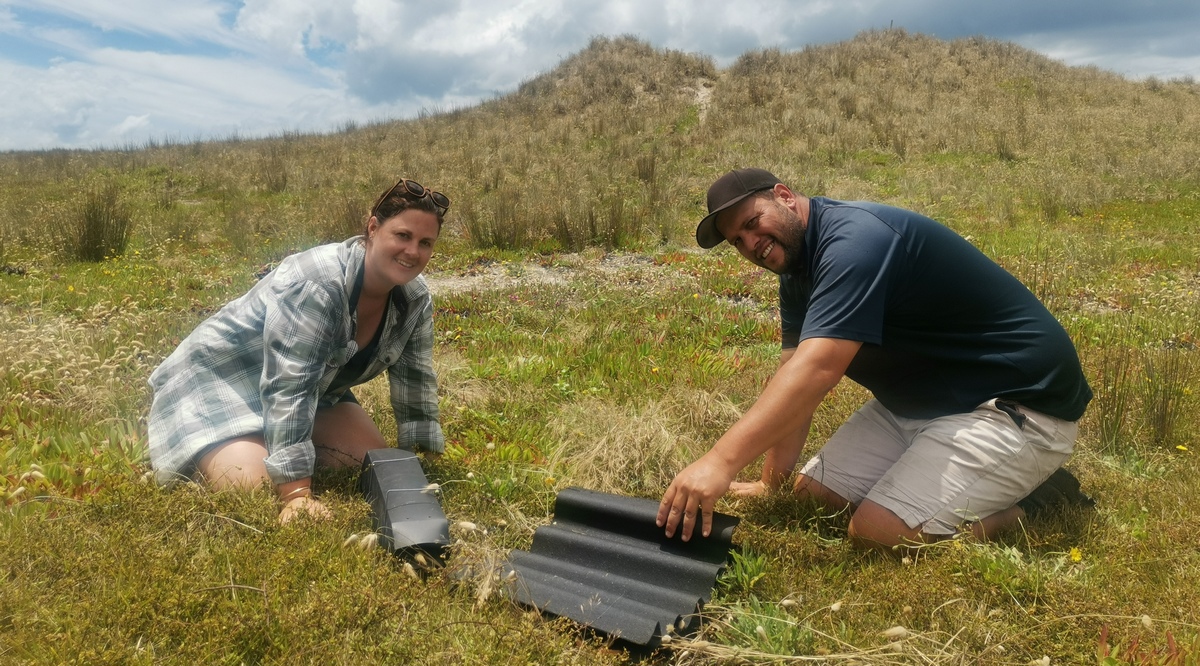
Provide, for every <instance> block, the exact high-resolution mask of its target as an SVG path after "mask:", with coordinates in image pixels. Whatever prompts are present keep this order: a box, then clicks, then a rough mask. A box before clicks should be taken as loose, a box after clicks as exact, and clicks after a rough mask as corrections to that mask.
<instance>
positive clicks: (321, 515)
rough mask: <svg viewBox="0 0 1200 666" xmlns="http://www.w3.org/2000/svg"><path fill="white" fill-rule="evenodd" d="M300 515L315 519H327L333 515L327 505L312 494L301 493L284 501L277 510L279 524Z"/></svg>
mask: <svg viewBox="0 0 1200 666" xmlns="http://www.w3.org/2000/svg"><path fill="white" fill-rule="evenodd" d="M301 515H307V516H308V517H309V518H314V519H316V520H328V519H329V518H332V517H333V513H332V512H330V510H329V507H327V506H325V505H324V504H322V503H321V500H319V499H317V498H315V497H313V496H312V495H301V496H299V497H293V498H292V499H290V500H288V501H287V502H285V503H284V505H283V509H282V510H281V511H280V512H279V524H281V525H284V524H287V523H288V522H289V521H291V520H294V519H295V518H297V517H299V516H301Z"/></svg>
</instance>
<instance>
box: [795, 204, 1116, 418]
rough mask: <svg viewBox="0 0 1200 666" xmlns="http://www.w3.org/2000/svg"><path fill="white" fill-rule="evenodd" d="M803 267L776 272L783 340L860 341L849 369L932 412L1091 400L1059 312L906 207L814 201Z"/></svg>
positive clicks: (885, 395)
mask: <svg viewBox="0 0 1200 666" xmlns="http://www.w3.org/2000/svg"><path fill="white" fill-rule="evenodd" d="M801 252H802V254H803V263H802V266H801V267H800V268H799V269H798V270H797V271H796V272H795V273H793V274H788V275H781V276H780V278H779V303H780V313H781V316H782V320H783V346H784V348H785V349H786V348H790V347H795V346H796V345H797V344H799V342H800V341H801V340H804V339H807V338H839V339H845V340H857V341H860V342H862V343H863V346H862V348H861V349H860V350H859V352H858V354H857V355H856V356H855V357H854V360H853V361H852V362H851V363H850V367H849V368H848V369H847V371H846V376H848V377H850V378H851V379H853V380H854V381H856V382H858V383H859V384H862V385H863V386H864V387H866V388H867V389H869V390H870V391H871V392H872V393H873V394H875V397H876V398H877V399H878V400H879V401H880V402H881V403H883V405H884V406H885V407H887V408H888V409H889V410H891V411H892V412H894V413H896V414H899V415H900V416H904V417H908V418H921V419H927V418H934V417H938V416H945V415H947V414H957V413H963V412H969V411H971V410H973V409H975V408H976V407H977V406H979V405H980V404H982V403H984V402H986V401H987V400H990V399H992V398H1005V399H1009V400H1013V401H1016V402H1019V403H1021V404H1022V405H1025V406H1026V407H1029V408H1030V409H1034V410H1037V411H1039V412H1044V413H1046V414H1050V415H1052V416H1057V417H1059V418H1062V419H1066V420H1069V421H1075V420H1078V419H1079V417H1080V416H1082V415H1083V411H1084V409H1085V408H1086V407H1087V403H1088V401H1089V400H1091V398H1092V390H1091V388H1090V387H1088V384H1087V380H1086V379H1085V378H1084V376H1083V370H1082V368H1081V367H1080V364H1079V355H1078V353H1077V352H1076V351H1075V345H1074V344H1073V343H1072V342H1071V338H1070V337H1069V336H1068V335H1067V332H1066V331H1065V330H1063V327H1062V325H1061V324H1059V322H1058V320H1056V319H1055V318H1054V316H1053V315H1052V314H1050V312H1049V311H1048V310H1047V309H1046V307H1045V306H1044V305H1042V303H1041V301H1039V300H1038V299H1037V297H1036V296H1034V295H1033V294H1032V293H1031V292H1030V291H1029V290H1028V289H1026V288H1025V286H1024V285H1022V284H1021V283H1020V281H1018V280H1017V279H1016V278H1015V277H1013V276H1012V275H1011V274H1009V273H1008V272H1007V271H1005V270H1004V269H1003V268H1001V267H1000V266H999V265H998V264H996V263H995V262H993V261H992V260H991V259H989V258H987V257H986V256H985V255H984V254H983V253H982V252H980V251H979V250H978V249H977V248H976V247H975V246H974V245H971V244H970V243H969V242H967V241H966V240H965V239H964V238H962V237H961V236H959V235H958V234H956V233H954V232H953V231H951V230H950V229H949V228H947V227H945V226H943V225H941V224H939V223H937V222H935V221H933V220H931V219H929V218H927V217H925V216H923V215H920V214H918V213H914V212H912V211H908V210H904V209H902V208H895V207H892V206H885V205H882V204H876V203H869V202H843V201H834V200H831V199H825V198H822V197H814V198H812V199H811V208H810V211H809V222H808V230H807V231H806V232H805V235H804V246H803V248H802V250H801Z"/></svg>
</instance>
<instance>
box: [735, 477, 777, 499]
mask: <svg viewBox="0 0 1200 666" xmlns="http://www.w3.org/2000/svg"><path fill="white" fill-rule="evenodd" d="M768 490H769V489H768V488H767V484H766V482H764V481H734V482H733V483H731V484H729V493H730V494H731V495H733V496H734V497H758V496H759V495H766V494H767V492H768Z"/></svg>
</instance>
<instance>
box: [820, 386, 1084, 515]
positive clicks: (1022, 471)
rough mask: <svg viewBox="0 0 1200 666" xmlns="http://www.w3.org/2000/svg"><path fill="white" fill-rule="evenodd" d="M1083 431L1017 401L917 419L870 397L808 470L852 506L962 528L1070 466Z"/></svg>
mask: <svg viewBox="0 0 1200 666" xmlns="http://www.w3.org/2000/svg"><path fill="white" fill-rule="evenodd" d="M1078 432H1079V428H1078V425H1077V424H1076V423H1075V422H1074V421H1064V420H1063V419H1059V418H1056V417H1053V416H1050V415H1048V414H1043V413H1041V412H1036V411H1033V410H1031V409H1028V408H1026V407H1023V406H1021V405H1018V404H1016V403H1012V402H1006V401H1000V404H999V405H997V401H996V400H989V401H987V402H985V403H983V404H982V405H980V406H979V407H977V408H976V409H975V410H974V411H972V412H969V413H966V414H952V415H950V416H942V417H938V418H935V419H908V418H904V417H901V416H897V415H895V414H893V413H892V412H890V411H888V410H887V409H886V408H884V406H883V405H881V404H880V403H879V401H878V400H871V401H869V402H868V403H867V404H866V405H864V406H863V407H862V408H861V409H859V410H858V411H857V412H855V413H854V415H853V416H851V417H850V418H849V419H848V420H847V421H846V423H844V424H843V425H842V427H841V428H839V429H838V431H837V432H836V433H834V435H833V437H831V438H830V439H829V441H828V442H827V443H826V444H825V446H824V447H822V448H821V450H820V451H818V452H817V454H816V455H815V456H814V457H813V458H812V459H811V460H809V461H808V463H807V464H806V465H805V466H804V468H803V469H802V470H801V471H800V473H801V474H803V475H805V476H808V477H811V478H812V479H815V480H816V481H818V482H820V483H821V484H822V485H824V486H825V487H826V488H828V489H830V490H832V491H833V492H835V493H837V494H838V495H840V496H842V497H843V498H845V499H847V500H849V501H850V502H851V503H852V504H854V505H856V506H857V505H858V504H860V503H861V502H862V501H863V500H864V499H869V500H871V501H872V502H875V503H877V504H880V505H881V506H883V507H885V508H887V509H888V510H890V511H891V512H892V513H895V514H896V515H897V516H899V517H900V518H901V519H902V520H904V522H905V524H907V525H908V526H909V527H910V528H914V529H915V528H917V527H921V531H922V532H924V533H926V534H931V535H945V534H953V533H955V532H957V531H958V530H959V528H960V527H961V526H963V525H964V524H966V523H971V522H974V521H977V520H979V519H980V518H986V517H987V516H989V515H991V514H993V513H996V512H998V511H1003V510H1004V509H1007V508H1009V507H1011V506H1012V505H1014V504H1016V503H1017V501H1018V500H1020V499H1023V498H1024V497H1025V496H1026V495H1028V494H1029V493H1030V492H1032V491H1033V489H1034V488H1036V487H1037V486H1038V485H1039V484H1041V483H1042V481H1045V480H1046V479H1047V478H1048V477H1049V476H1050V475H1051V474H1052V473H1053V472H1054V470H1056V469H1058V468H1059V467H1061V466H1062V464H1063V462H1064V461H1066V459H1067V457H1068V456H1070V455H1071V450H1072V449H1073V448H1074V446H1075V437H1076V435H1077V434H1078Z"/></svg>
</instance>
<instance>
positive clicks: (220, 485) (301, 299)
mask: <svg viewBox="0 0 1200 666" xmlns="http://www.w3.org/2000/svg"><path fill="white" fill-rule="evenodd" d="M449 206H450V200H449V199H447V198H446V196H445V195H444V194H442V193H440V192H435V191H433V190H429V189H426V188H425V187H423V186H421V185H420V184H419V183H416V182H415V181H412V180H408V179H406V178H402V179H400V181H398V182H397V183H396V184H395V185H393V186H392V187H391V189H389V190H387V191H386V192H384V193H383V195H382V196H380V197H379V199H378V200H377V201H376V202H375V205H374V207H372V208H371V217H370V219H369V220H368V221H367V226H366V233H365V234H364V235H362V236H355V237H354V238H351V239H349V240H347V241H345V242H343V243H335V244H332V245H323V246H320V247H316V248H313V249H311V250H308V251H306V252H301V253H299V254H295V255H292V256H290V257H288V258H287V259H285V260H283V261H282V262H281V263H280V264H279V266H278V267H277V268H276V269H275V270H273V271H271V272H270V273H269V274H267V276H266V277H264V278H263V279H262V280H261V281H260V282H259V283H258V284H257V285H255V286H254V288H252V289H251V290H250V291H249V292H247V293H246V294H245V295H243V296H241V297H240V298H238V299H236V300H234V301H232V302H230V303H228V304H227V305H225V307H223V308H222V309H221V310H220V311H219V312H217V313H216V314H215V315H213V316H212V317H210V318H209V319H208V320H206V321H205V322H203V323H202V324H200V325H199V326H197V327H196V329H195V330H194V331H192V333H191V335H189V336H188V337H187V338H186V339H185V340H184V341H183V342H182V343H181V344H180V345H179V347H178V348H177V349H176V350H175V351H174V353H172V354H171V355H170V356H169V357H168V358H167V359H166V360H165V361H163V363H162V365H160V366H159V367H158V368H157V369H156V370H155V371H154V372H153V373H152V374H151V375H150V386H151V387H152V388H153V390H154V403H153V405H152V406H151V408H150V419H149V436H150V462H151V464H152V466H153V467H154V469H155V471H156V475H157V478H158V480H159V481H160V482H162V483H170V482H173V481H175V480H178V479H181V478H182V479H186V478H193V479H195V480H197V481H199V482H201V483H206V484H208V485H209V486H210V487H212V488H214V489H225V488H256V487H259V486H261V485H263V484H264V483H267V482H269V483H270V484H271V485H272V486H273V487H274V489H275V492H276V493H277V494H278V496H279V499H280V501H281V502H282V503H283V508H282V510H281V511H280V513H279V520H280V521H281V522H287V521H288V520H290V519H291V518H293V517H295V516H296V515H298V514H299V513H301V512H307V513H309V514H312V515H314V516H317V517H324V516H327V515H328V514H329V510H328V509H327V508H326V507H325V506H324V505H322V504H321V503H320V501H319V500H317V499H316V498H315V497H313V494H312V475H313V470H314V469H315V468H316V467H317V466H323V467H339V466H347V465H358V464H360V463H361V462H362V459H363V456H364V455H365V454H366V452H367V451H369V450H371V449H379V448H385V447H386V446H387V443H386V442H385V441H384V438H383V435H382V434H381V433H380V432H379V428H378V427H376V425H375V423H374V422H373V421H372V420H371V417H370V416H369V415H368V414H367V413H366V411H365V410H363V408H362V407H361V406H360V405H359V404H358V401H357V400H355V398H354V394H353V393H352V392H351V391H350V388H351V387H352V386H356V385H358V384H362V383H364V382H367V381H369V380H371V379H372V378H374V377H375V376H377V375H378V374H379V373H381V372H383V371H384V370H385V369H386V370H387V371H388V379H389V381H390V385H391V401H392V408H393V409H394V410H395V415H396V426H397V431H398V435H399V437H398V439H399V445H400V447H402V448H413V447H414V446H416V447H420V448H422V449H424V450H426V451H432V452H436V453H440V452H442V450H443V449H444V447H445V442H444V440H443V436H442V429H441V425H440V424H439V423H438V408H437V377H436V375H435V374H434V372H433V365H432V354H433V300H432V297H431V296H430V293H429V289H428V287H427V286H426V285H425V280H424V278H422V277H421V271H422V270H424V269H425V265H426V264H427V263H429V258H430V256H431V255H432V254H433V246H434V244H435V243H436V242H437V239H438V234H439V233H440V231H441V227H442V221H443V216H444V215H445V213H446V209H447V208H448V207H449Z"/></svg>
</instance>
